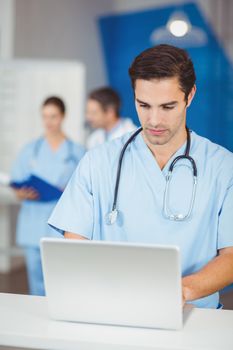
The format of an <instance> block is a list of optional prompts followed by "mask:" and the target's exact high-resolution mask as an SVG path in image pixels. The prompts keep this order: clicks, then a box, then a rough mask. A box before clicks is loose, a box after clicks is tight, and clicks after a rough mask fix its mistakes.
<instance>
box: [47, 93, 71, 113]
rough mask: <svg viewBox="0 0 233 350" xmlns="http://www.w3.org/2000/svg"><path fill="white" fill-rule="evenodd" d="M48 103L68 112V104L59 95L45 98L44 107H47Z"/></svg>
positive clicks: (62, 111) (63, 111)
mask: <svg viewBox="0 0 233 350" xmlns="http://www.w3.org/2000/svg"><path fill="white" fill-rule="evenodd" d="M47 105H54V106H56V107H57V108H58V109H59V110H60V112H61V113H62V114H65V112H66V106H65V103H64V102H63V100H62V99H61V98H59V97H57V96H50V97H48V98H46V100H44V102H43V104H42V107H45V106H47Z"/></svg>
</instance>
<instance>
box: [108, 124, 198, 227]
mask: <svg viewBox="0 0 233 350" xmlns="http://www.w3.org/2000/svg"><path fill="white" fill-rule="evenodd" d="M141 131H142V127H141V128H139V129H138V130H136V131H135V133H133V134H132V135H131V136H130V138H129V139H128V141H127V142H126V143H125V145H124V146H123V148H122V150H121V153H120V156H119V161H118V166H117V176H116V182H115V188H114V199H113V205H112V209H111V211H110V212H109V213H108V214H107V216H106V221H107V224H108V225H113V224H114V223H115V222H116V220H117V217H118V214H119V209H117V197H118V191H119V183H120V177H121V166H122V160H123V157H124V154H125V151H126V148H127V147H128V145H129V144H130V143H131V142H132V141H133V140H134V139H135V137H136V136H137V135H138V134H139V133H140V132H141ZM186 132H187V143H186V148H185V153H184V154H183V155H180V156H177V157H176V158H174V159H173V161H172V163H171V164H170V166H169V169H168V174H167V176H166V187H165V191H164V198H163V215H164V217H165V218H166V219H169V220H174V221H185V220H187V219H188V218H189V217H190V215H191V213H192V210H193V206H194V202H195V197H196V190H197V166H196V163H195V161H194V159H193V158H192V157H190V155H189V152H190V147H191V138H190V131H189V129H188V128H187V127H186ZM181 159H186V160H188V161H189V162H190V163H191V166H192V173H193V187H192V195H191V200H190V205H189V209H188V211H187V213H186V214H181V213H175V214H174V213H172V211H171V210H170V206H169V203H168V198H169V189H170V182H171V179H172V172H173V169H174V167H175V165H177V162H179V161H180V160H181Z"/></svg>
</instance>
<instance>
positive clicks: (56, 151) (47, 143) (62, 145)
mask: <svg viewBox="0 0 233 350" xmlns="http://www.w3.org/2000/svg"><path fill="white" fill-rule="evenodd" d="M44 142H45V145H46V147H47V148H48V149H49V152H50V153H51V154H53V155H57V154H59V153H60V151H61V150H62V149H63V148H64V146H65V145H66V142H67V139H66V138H65V139H64V140H63V141H62V142H61V143H60V144H59V146H58V148H57V149H55V150H54V149H52V147H51V146H50V144H49V142H48V140H47V139H46V138H44Z"/></svg>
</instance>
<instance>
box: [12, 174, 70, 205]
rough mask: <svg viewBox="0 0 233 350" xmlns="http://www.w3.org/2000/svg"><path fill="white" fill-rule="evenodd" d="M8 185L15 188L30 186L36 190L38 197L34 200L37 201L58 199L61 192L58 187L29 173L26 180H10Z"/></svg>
mask: <svg viewBox="0 0 233 350" xmlns="http://www.w3.org/2000/svg"><path fill="white" fill-rule="evenodd" d="M10 186H11V187H13V188H15V189H20V188H23V187H25V188H27V187H30V188H32V189H34V190H35V191H36V192H38V195H39V198H38V199H36V201H38V202H50V201H54V200H58V199H59V198H60V197H61V195H62V193H63V191H62V190H61V189H60V188H58V187H56V186H53V185H51V184H50V183H49V182H47V181H45V180H43V179H41V178H40V177H38V176H36V175H31V176H30V177H29V178H28V179H27V180H26V181H22V182H14V181H12V182H11V183H10Z"/></svg>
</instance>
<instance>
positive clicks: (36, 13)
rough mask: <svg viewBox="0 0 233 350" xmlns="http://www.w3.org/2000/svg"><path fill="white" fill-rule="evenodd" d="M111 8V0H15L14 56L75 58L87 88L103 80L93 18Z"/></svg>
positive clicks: (103, 69) (100, 51) (96, 30)
mask: <svg viewBox="0 0 233 350" xmlns="http://www.w3.org/2000/svg"><path fill="white" fill-rule="evenodd" d="M112 11H113V1H112V0H16V1H15V20H16V22H15V46H14V56H15V57H17V58H22V57H24V58H46V59H48V58H51V59H74V60H78V61H81V62H83V63H84V64H85V65H86V70H87V90H89V89H91V88H93V87H97V86H99V85H102V84H105V82H106V75H105V68H104V62H103V56H102V50H101V45H100V40H99V33H98V28H97V23H96V18H97V17H98V16H99V15H101V14H103V13H107V12H108V13H109V12H112Z"/></svg>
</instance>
